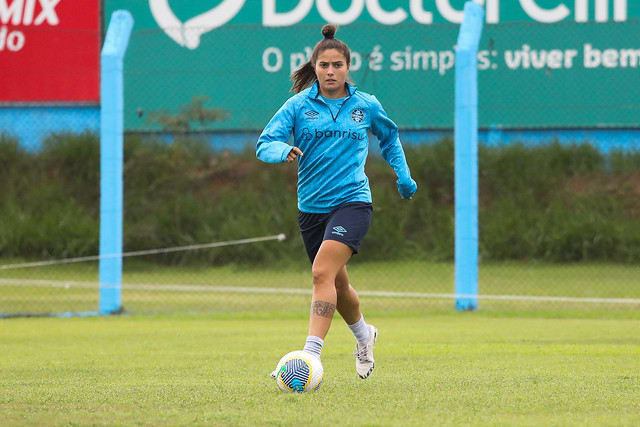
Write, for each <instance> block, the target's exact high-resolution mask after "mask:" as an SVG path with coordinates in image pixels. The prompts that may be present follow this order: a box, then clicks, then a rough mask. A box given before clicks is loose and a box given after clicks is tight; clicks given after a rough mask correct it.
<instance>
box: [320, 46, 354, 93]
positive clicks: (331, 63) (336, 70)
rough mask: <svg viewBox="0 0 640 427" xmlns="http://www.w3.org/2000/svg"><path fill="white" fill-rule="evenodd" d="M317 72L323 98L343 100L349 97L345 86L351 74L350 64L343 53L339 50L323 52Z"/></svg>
mask: <svg viewBox="0 0 640 427" xmlns="http://www.w3.org/2000/svg"><path fill="white" fill-rule="evenodd" d="M315 70H316V76H317V77H318V83H319V84H320V93H321V94H322V95H323V96H326V97H327V98H342V97H343V96H346V95H347V91H346V90H345V87H344V84H345V82H346V81H347V75H348V74H349V64H347V58H345V57H344V55H343V54H342V52H340V51H339V50H337V49H327V50H323V51H322V52H320V54H319V55H318V59H317V60H316V67H315Z"/></svg>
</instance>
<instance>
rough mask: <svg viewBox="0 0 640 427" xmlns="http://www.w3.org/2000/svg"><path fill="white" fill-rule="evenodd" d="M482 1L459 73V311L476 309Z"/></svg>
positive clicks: (466, 26)
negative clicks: (479, 48)
mask: <svg viewBox="0 0 640 427" xmlns="http://www.w3.org/2000/svg"><path fill="white" fill-rule="evenodd" d="M482 4H484V0H474V1H468V2H467V3H465V5H464V19H463V21H462V25H461V27H460V34H459V35H458V44H457V49H456V69H455V75H456V79H455V130H454V139H455V294H456V310H476V309H477V308H478V298H477V296H478V65H477V63H478V60H477V55H478V45H479V44H480V36H481V34H482V24H483V20H484V9H483V8H482Z"/></svg>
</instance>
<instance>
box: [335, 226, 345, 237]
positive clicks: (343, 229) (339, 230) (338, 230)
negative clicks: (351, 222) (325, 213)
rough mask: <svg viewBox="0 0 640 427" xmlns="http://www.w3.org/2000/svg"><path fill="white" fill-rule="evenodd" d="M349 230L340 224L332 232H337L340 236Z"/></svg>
mask: <svg viewBox="0 0 640 427" xmlns="http://www.w3.org/2000/svg"><path fill="white" fill-rule="evenodd" d="M346 232H347V229H346V228H344V227H343V226H341V225H338V226H336V227H333V231H332V232H331V234H337V235H338V236H344V233H346Z"/></svg>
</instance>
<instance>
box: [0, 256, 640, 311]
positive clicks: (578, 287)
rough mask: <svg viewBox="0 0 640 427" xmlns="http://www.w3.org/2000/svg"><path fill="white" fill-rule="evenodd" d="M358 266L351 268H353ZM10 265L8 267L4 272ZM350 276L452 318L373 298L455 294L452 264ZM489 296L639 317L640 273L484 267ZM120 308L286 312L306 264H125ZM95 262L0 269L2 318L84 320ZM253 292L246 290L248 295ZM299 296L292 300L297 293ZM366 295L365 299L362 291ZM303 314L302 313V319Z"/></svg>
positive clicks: (365, 288)
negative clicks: (66, 315) (79, 315)
mask: <svg viewBox="0 0 640 427" xmlns="http://www.w3.org/2000/svg"><path fill="white" fill-rule="evenodd" d="M354 261H357V260H354ZM6 263H8V262H5V263H4V264H6ZM349 274H350V277H351V281H352V283H353V284H354V286H355V287H356V289H357V290H358V291H360V292H362V293H363V294H364V295H365V296H363V300H364V301H366V303H367V308H368V310H369V311H370V312H372V313H376V314H381V315H382V314H386V313H389V312H398V313H402V314H407V313H415V314H420V313H423V312H424V311H425V310H426V311H433V310H444V311H449V310H451V307H452V306H453V300H452V299H451V298H449V299H446V298H444V299H443V298H437V297H416V296H415V295H413V296H411V295H410V296H401V295H400V296H395V297H380V296H375V295H374V293H375V292H380V291H384V292H395V293H418V294H452V293H453V283H454V269H453V265H452V264H451V263H430V262H417V261H413V262H361V263H359V262H354V263H353V264H350V267H349ZM479 275H480V277H479V289H480V295H481V297H483V296H487V295H510V296H513V295H516V296H519V295H524V296H545V297H577V298H627V299H633V300H634V301H635V303H634V304H602V303H600V304H592V303H589V304H582V303H572V302H557V301H551V302H550V301H531V300H524V301H518V300H495V299H481V300H480V307H481V309H482V310H492V311H495V310H500V311H502V310H515V311H522V310H530V311H538V310H556V311H557V310H570V311H578V312H584V311H604V312H612V313H614V312H615V313H620V312H627V313H631V314H633V313H635V314H636V315H640V267H638V266H636V265H617V264H536V263H496V264H483V265H481V266H480V274H479ZM123 281H124V284H123V300H122V301H123V305H124V308H125V310H127V311H128V312H130V313H135V314H140V313H176V312H199V313H221V312H256V311H260V312H267V313H269V312H275V311H279V312H282V313H284V312H290V313H299V312H300V310H301V307H305V306H306V304H307V303H308V301H309V292H310V288H311V275H310V269H309V266H308V265H306V264H302V265H293V266H283V267H281V268H274V267H272V268H266V269H265V268H262V269H258V268H249V267H246V266H225V267H184V266H161V265H157V264H150V263H143V262H139V261H137V262H131V261H129V260H127V261H126V263H125V273H124V278H123ZM97 282H98V268H97V263H91V264H67V265H58V266H52V267H43V268H36V269H16V270H0V313H5V314H11V313H20V312H21V313H52V312H58V313H59V312H90V311H96V310H97V307H98V290H97V287H98V285H97ZM247 288H249V289H247ZM296 292H298V293H296ZM367 292H369V293H370V294H369V295H366V293H367ZM305 310H306V309H302V311H303V312H304V311H305Z"/></svg>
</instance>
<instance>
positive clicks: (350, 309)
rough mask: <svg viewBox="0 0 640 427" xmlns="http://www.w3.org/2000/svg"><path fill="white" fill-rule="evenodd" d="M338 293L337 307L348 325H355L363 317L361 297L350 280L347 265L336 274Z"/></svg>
mask: <svg viewBox="0 0 640 427" xmlns="http://www.w3.org/2000/svg"><path fill="white" fill-rule="evenodd" d="M336 294H337V297H338V301H337V304H336V308H337V309H338V313H340V315H341V316H342V318H343V319H344V321H345V322H346V323H347V325H353V324H354V323H356V322H357V321H358V320H360V317H362V314H361V313H360V299H359V298H358V294H357V293H356V291H355V289H353V286H351V283H350V282H349V275H348V274H347V266H346V265H344V266H343V267H342V268H341V269H340V271H338V275H337V276H336Z"/></svg>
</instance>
